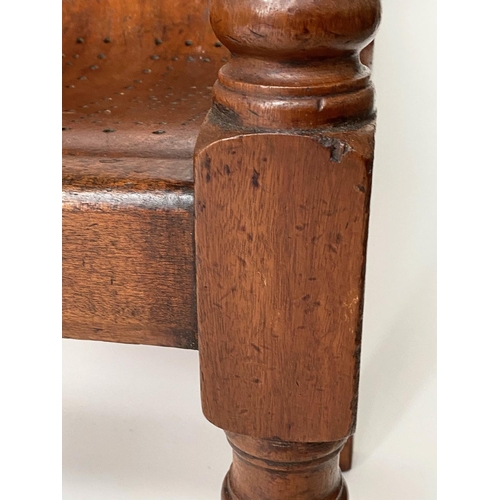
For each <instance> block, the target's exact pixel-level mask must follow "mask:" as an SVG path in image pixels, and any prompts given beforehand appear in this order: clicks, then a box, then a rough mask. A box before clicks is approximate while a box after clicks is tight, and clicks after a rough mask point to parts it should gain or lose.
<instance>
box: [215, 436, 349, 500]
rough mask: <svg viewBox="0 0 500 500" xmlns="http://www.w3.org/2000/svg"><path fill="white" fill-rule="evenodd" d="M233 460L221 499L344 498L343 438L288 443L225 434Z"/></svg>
mask: <svg viewBox="0 0 500 500" xmlns="http://www.w3.org/2000/svg"><path fill="white" fill-rule="evenodd" d="M227 437H228V441H229V443H230V444H231V446H232V448H233V463H232V465H231V468H230V469H229V472H228V473H227V475H226V477H225V479H224V484H223V487H222V500H347V498H348V494H347V487H346V484H345V482H344V480H343V478H342V475H341V472H340V467H339V453H340V450H341V449H342V446H343V445H344V444H345V442H346V440H341V441H335V442H332V443H287V442H283V441H274V440H265V439H255V438H251V437H249V436H242V435H240V434H232V433H227Z"/></svg>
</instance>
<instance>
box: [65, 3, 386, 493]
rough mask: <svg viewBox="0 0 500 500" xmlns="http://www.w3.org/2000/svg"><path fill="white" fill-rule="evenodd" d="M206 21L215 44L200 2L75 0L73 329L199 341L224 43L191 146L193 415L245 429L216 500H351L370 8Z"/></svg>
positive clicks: (200, 232)
mask: <svg viewBox="0 0 500 500" xmlns="http://www.w3.org/2000/svg"><path fill="white" fill-rule="evenodd" d="M211 17H212V24H213V27H214V31H215V34H214V33H213V32H212V31H211V29H210V27H209V25H208V9H207V1H206V0H193V1H192V2H189V4H186V3H185V2H182V1H180V0H172V1H170V2H165V1H164V0H152V1H149V2H137V1H136V0H101V1H99V2H91V3H89V2H88V1H86V0H64V2H63V18H64V26H63V52H64V54H63V83H64V92H63V106H64V112H63V151H64V153H65V160H64V163H65V171H64V187H63V201H64V205H63V225H64V233H63V240H64V262H63V268H64V270H63V277H64V282H63V291H64V311H63V326H64V335H65V336H67V337H71V338H86V339H96V340H108V341H115V342H116V341H117V342H129V343H146V344H153V345H166V346H176V347H185V348H195V347H196V342H197V337H196V312H195V300H196V299H195V291H194V257H193V240H192V233H193V224H194V220H193V191H192V189H193V186H192V179H191V177H192V175H191V158H192V154H193V148H194V143H195V140H196V137H197V135H198V130H199V126H200V123H201V120H202V117H203V116H204V115H205V113H206V111H207V110H208V108H209V106H210V95H211V93H212V85H213V82H214V81H215V78H216V75H217V72H218V71H219V68H220V66H221V65H222V64H223V63H224V62H226V61H227V58H228V55H229V51H228V50H227V49H226V48H224V47H222V46H221V44H220V43H219V42H218V38H219V39H220V40H222V41H223V42H224V44H225V45H226V46H227V47H228V48H229V49H230V50H231V52H232V53H233V54H234V57H233V58H232V59H231V60H230V61H229V63H228V64H227V65H226V66H224V67H223V68H222V70H221V71H220V73H219V79H218V82H217V83H216V84H215V86H214V90H213V93H214V104H213V107H212V109H211V111H210V113H209V116H208V118H207V120H206V122H205V124H204V126H203V128H202V131H201V133H200V136H199V139H198V153H197V156H196V169H197V170H196V176H197V177H196V195H197V215H198V220H197V221H196V224H197V241H198V244H197V266H198V272H199V277H198V292H199V294H200V300H199V303H198V308H199V311H200V336H201V352H200V356H201V365H202V366H201V367H202V391H203V408H204V411H205V413H206V414H207V416H208V417H209V418H210V419H211V420H212V421H213V422H214V423H216V425H219V426H221V427H223V428H225V429H226V430H229V431H233V432H237V433H240V434H234V433H233V434H230V441H231V442H232V445H233V447H234V448H235V461H234V464H233V466H232V468H231V471H230V473H229V474H228V478H227V481H226V483H225V489H224V491H223V495H225V498H231V499H236V498H237V499H238V500H248V499H266V498H269V499H270V498H273V499H274V500H278V499H285V498H287V499H289V498H297V499H298V500H300V499H301V498H303V499H304V500H305V499H306V498H307V499H309V498H311V499H314V498H318V500H319V499H322V500H325V499H326V498H328V499H333V498H337V499H341V498H346V496H347V490H346V488H345V486H344V485H343V482H342V479H341V476H340V472H339V465H338V461H339V455H338V451H339V449H340V446H341V444H342V443H344V442H345V440H346V438H347V437H348V436H349V435H350V434H351V433H352V432H353V431H354V426H355V414H356V402H357V379H358V368H359V348H360V332H361V318H362V296H363V283H364V260H365V251H366V231H367V220H368V204H369V195H370V185H371V164H372V158H373V132H374V126H373V117H374V107H373V104H374V94H373V88H372V86H371V83H370V72H369V70H368V69H367V68H366V67H365V66H364V65H367V66H369V65H370V64H371V54H372V52H371V51H372V48H371V47H372V45H370V46H368V47H367V48H366V49H365V50H364V51H363V53H362V54H361V62H362V63H363V64H364V65H363V64H361V63H360V50H361V49H362V47H363V46H364V45H366V44H367V43H368V42H369V41H370V40H371V39H372V37H373V33H374V31H375V29H376V27H377V25H378V22H379V17H380V5H379V2H378V0H338V1H336V2H331V1H329V0H298V1H296V2H293V3H290V2H289V1H286V0H245V1H241V2H234V1H232V0H212V10H211ZM245 434H246V435H245ZM249 435H250V436H251V437H250V436H249ZM262 438H269V439H262ZM300 441H301V442H302V443H299V442H300ZM332 442H333V443H332ZM350 444H352V441H351V440H349V441H348V443H347V445H346V447H345V449H344V451H343V453H342V455H341V457H349V456H350V453H351V452H352V448H349V445H350ZM342 460H344V459H343V458H342ZM342 467H343V468H344V469H345V468H346V467H347V465H346V464H345V463H344V464H343V465H342ZM230 490H231V491H232V493H231V491H230Z"/></svg>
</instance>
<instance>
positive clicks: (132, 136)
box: [63, 0, 228, 158]
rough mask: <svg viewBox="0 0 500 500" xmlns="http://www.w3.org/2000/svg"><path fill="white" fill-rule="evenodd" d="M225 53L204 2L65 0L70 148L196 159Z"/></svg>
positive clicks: (105, 153)
mask: <svg viewBox="0 0 500 500" xmlns="http://www.w3.org/2000/svg"><path fill="white" fill-rule="evenodd" d="M227 57H228V51H227V50H226V49H225V48H224V47H223V46H222V45H221V44H220V43H219V42H218V40H217V38H216V36H215V35H214V33H213V31H212V29H211V28H210V24H209V22H208V5H207V1H206V0H191V1H190V2H189V4H186V3H185V2H183V1H182V0H169V1H165V0H148V1H147V2H138V1H137V0H100V1H99V2H97V1H91V2H89V1H88V0H64V1H63V151H64V152H65V153H69V152H71V153H74V154H79V155H80V154H81V155H102V156H132V157H134V156H139V157H149V158H152V157H154V158H191V157H192V151H193V148H194V144H195V141H196V136H197V133H198V129H199V126H200V124H201V122H202V121H203V118H204V116H205V115H206V112H207V110H208V109H209V107H210V96H211V92H212V85H213V83H214V81H215V79H216V77H217V72H218V70H219V68H220V66H221V65H222V64H224V62H225V61H226V60H227Z"/></svg>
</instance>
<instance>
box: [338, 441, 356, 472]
mask: <svg viewBox="0 0 500 500" xmlns="http://www.w3.org/2000/svg"><path fill="white" fill-rule="evenodd" d="M353 453H354V436H350V437H349V439H348V440H347V442H346V444H345V445H344V447H343V448H342V451H341V452H340V460H339V463H340V470H341V471H342V472H347V471H348V470H351V468H352V456H353Z"/></svg>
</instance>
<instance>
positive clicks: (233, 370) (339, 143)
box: [195, 124, 373, 442]
mask: <svg viewBox="0 0 500 500" xmlns="http://www.w3.org/2000/svg"><path fill="white" fill-rule="evenodd" d="M372 140H373V126H372V125H371V124H369V125H366V126H365V127H364V128H362V129H359V130H358V131H356V132H344V133H339V132H337V133H332V134H331V135H329V136H324V137H323V138H322V139H317V138H313V137H306V136H299V135H281V134H274V135H263V134H255V135H252V134H250V135H241V136H239V137H236V138H233V139H226V140H224V141H220V142H216V143H214V144H212V145H210V146H208V147H207V148H204V149H202V150H201V151H200V152H199V157H198V158H197V162H198V164H199V166H200V168H198V169H197V170H196V171H195V193H196V256H197V290H198V328H199V337H200V338H199V349H200V363H201V374H202V403H203V410H204V413H205V416H206V417H207V418H208V419H209V420H211V421H212V422H213V423H215V424H216V425H218V426H219V427H222V428H223V429H225V430H227V431H230V432H236V433H239V434H248V435H251V436H256V437H261V438H279V439H281V440H284V441H299V442H300V441H303V442H308V441H334V440H337V439H342V438H344V437H347V436H349V435H350V434H351V433H352V432H353V431H354V425H355V414H356V407H357V384H358V374H359V354H360V341H361V312H362V297H363V286H364V266H365V253H366V238H367V227H368V226H367V222H368V207H369V193H370V187H371V186H370V182H371V181H370V179H371V168H372V150H373V148H372V144H373V143H372ZM370 146H371V147H370ZM339 151H341V152H343V153H339ZM214 242H217V243H216V244H214Z"/></svg>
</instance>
